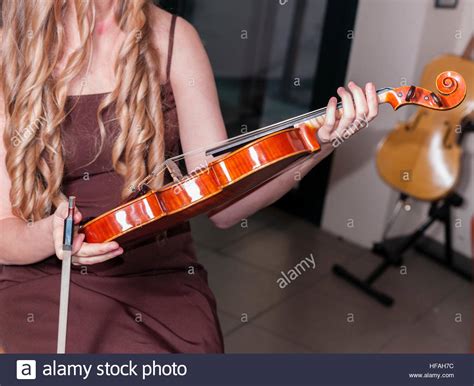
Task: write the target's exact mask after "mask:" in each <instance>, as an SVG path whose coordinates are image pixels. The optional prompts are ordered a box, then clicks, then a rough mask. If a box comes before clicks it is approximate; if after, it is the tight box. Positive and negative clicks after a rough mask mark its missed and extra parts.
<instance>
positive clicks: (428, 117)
mask: <svg viewBox="0 0 474 386" xmlns="http://www.w3.org/2000/svg"><path fill="white" fill-rule="evenodd" d="M442 68H451V69H453V70H455V71H457V72H460V73H462V74H465V75H466V79H465V81H466V82H467V83H468V84H474V62H473V61H472V60H468V59H467V58H462V57H458V56H454V55H443V56H441V57H439V58H437V59H435V60H434V61H432V62H431V63H429V64H428V65H427V66H426V67H425V68H424V71H423V74H422V77H421V82H420V84H421V85H422V86H424V85H427V84H428V83H429V81H430V80H431V79H432V78H433V76H434V75H435V74H437V73H438V72H439V70H440V69H442ZM465 102H467V103H463V104H462V105H461V106H458V107H456V108H454V109H452V110H449V111H443V112H434V111H430V110H425V109H419V110H418V111H417V112H416V113H415V114H414V116H413V117H411V118H410V119H409V121H408V122H406V123H400V124H398V125H397V126H396V127H395V128H394V129H393V131H391V132H390V133H389V134H388V135H387V136H386V137H385V138H384V139H383V140H382V142H381V143H380V144H379V147H378V151H377V156H376V166H377V171H378V174H379V175H380V177H381V178H382V179H383V180H384V181H385V182H386V183H387V184H388V185H390V186H391V187H392V188H394V189H396V190H398V191H399V192H402V193H404V194H406V195H408V196H410V197H414V198H416V199H418V200H422V201H430V202H431V201H436V200H439V199H442V198H444V197H446V196H447V195H448V194H449V193H450V192H451V191H452V190H453V189H454V188H455V186H456V184H457V182H458V180H459V176H460V172H461V156H462V148H461V143H460V142H461V138H462V133H461V132H460V128H461V126H460V123H461V122H462V121H463V119H464V118H465V117H467V116H468V115H469V114H470V113H472V112H473V105H474V91H473V89H470V90H468V91H467V94H466V98H465ZM469 109H470V111H469Z"/></svg>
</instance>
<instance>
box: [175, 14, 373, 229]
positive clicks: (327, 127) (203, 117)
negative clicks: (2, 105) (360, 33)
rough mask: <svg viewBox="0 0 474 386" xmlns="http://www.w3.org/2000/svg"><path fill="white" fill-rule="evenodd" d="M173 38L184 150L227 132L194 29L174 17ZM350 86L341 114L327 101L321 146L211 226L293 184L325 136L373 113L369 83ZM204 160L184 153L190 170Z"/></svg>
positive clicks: (326, 148)
mask: <svg viewBox="0 0 474 386" xmlns="http://www.w3.org/2000/svg"><path fill="white" fill-rule="evenodd" d="M175 42H176V45H175V51H174V54H173V65H172V66H171V82H172V85H173V90H174V93H175V97H176V105H177V109H178V118H179V124H180V136H181V143H182V147H183V152H184V153H187V152H190V151H192V150H194V149H200V148H206V147H209V146H211V145H213V144H215V143H217V142H219V141H222V140H224V139H226V138H227V135H226V130H225V126H224V121H223V119H222V114H221V111H220V107H219V101H218V96H217V91H216V86H215V81H214V76H213V73H212V69H211V66H210V63H209V59H208V57H207V54H206V52H205V50H204V47H203V46H202V43H201V40H200V39H199V36H198V34H197V32H196V31H195V30H194V28H193V27H192V26H191V25H190V24H189V23H187V22H186V21H184V20H183V19H178V22H177V27H176V34H175ZM349 89H350V91H351V92H348V91H347V90H345V89H344V88H342V87H341V88H339V89H338V94H339V96H340V98H341V100H342V103H343V111H344V113H343V115H342V116H339V115H338V114H337V113H336V104H337V99H336V98H331V100H330V101H329V104H328V110H327V114H326V120H325V123H324V125H323V126H322V127H321V128H320V129H319V130H318V135H319V138H320V142H321V143H322V148H321V151H319V152H317V153H316V154H314V155H313V156H312V157H310V158H309V159H308V160H307V161H305V162H303V163H301V164H299V165H297V166H294V167H293V168H290V169H289V170H287V171H285V172H284V173H282V174H281V175H280V176H278V177H276V178H275V179H273V180H271V181H270V182H268V183H266V184H265V185H263V186H262V187H260V188H258V189H256V190H255V191H254V192H252V193H251V194H249V195H247V196H245V197H244V198H242V199H241V200H239V201H238V202H236V203H234V204H232V205H230V206H229V207H227V208H225V209H224V210H222V211H220V212H218V213H216V214H214V215H213V216H212V217H211V220H212V221H213V222H214V223H215V225H216V226H218V227H220V228H227V227H230V226H232V225H233V224H235V223H237V222H239V221H241V220H242V219H243V218H246V217H248V216H250V215H252V214H253V213H255V212H256V211H258V210H260V209H261V208H263V207H265V206H268V205H270V204H272V203H273V202H275V201H276V200H278V199H279V198H280V197H282V196H283V195H284V194H285V193H287V192H288V191H289V190H290V189H291V188H292V187H293V186H294V185H295V184H296V181H297V178H295V176H296V175H298V177H300V178H302V177H304V176H305V175H306V174H307V173H308V172H309V171H310V170H311V169H312V168H313V167H314V166H315V165H317V164H318V163H319V162H320V161H321V160H323V159H324V158H325V157H326V156H328V155H329V154H330V153H331V152H332V150H333V146H332V145H331V144H330V141H331V140H332V139H334V138H336V136H337V135H341V133H342V132H343V131H344V130H345V129H347V128H348V127H350V126H351V125H352V124H353V123H354V121H355V119H356V118H357V119H359V120H363V121H365V122H367V121H370V120H372V119H373V118H374V117H375V116H376V115H377V111H378V103H377V98H376V92H375V86H374V85H373V84H371V83H369V84H367V85H366V88H365V93H364V91H363V90H362V89H360V88H359V87H358V86H357V85H355V84H354V83H353V82H350V83H349ZM204 164H205V160H204V158H203V155H201V156H200V157H199V156H192V157H187V158H186V166H187V169H188V170H189V171H190V170H194V169H196V168H198V167H200V166H202V165H204ZM298 179H299V178H298Z"/></svg>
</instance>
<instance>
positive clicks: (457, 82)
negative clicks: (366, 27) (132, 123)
mask: <svg viewBox="0 0 474 386" xmlns="http://www.w3.org/2000/svg"><path fill="white" fill-rule="evenodd" d="M436 87H437V90H438V92H439V93H434V92H432V91H430V90H427V89H424V88H421V87H415V86H411V87H408V86H403V87H397V88H390V87H387V88H383V89H380V90H377V97H378V102H379V103H380V104H381V103H388V104H390V105H391V106H392V108H393V109H394V110H398V109H399V108H400V107H402V106H405V105H418V106H422V107H426V108H429V109H432V110H438V111H442V110H449V109H452V108H454V107H456V106H458V105H459V104H460V103H461V102H462V101H463V99H464V97H465V95H466V84H465V82H464V79H463V78H462V76H461V75H460V74H459V73H457V72H454V71H445V72H443V73H441V74H440V75H438V77H437V79H436ZM337 109H338V112H339V113H341V110H342V104H341V103H339V104H338V105H337ZM325 114H326V108H322V109H319V110H315V111H312V112H309V113H306V114H303V115H299V116H297V117H294V118H290V119H287V120H285V121H282V122H279V123H276V124H273V125H270V126H267V127H263V128H261V129H258V130H254V131H251V132H249V133H246V134H242V135H239V136H237V137H234V138H230V139H228V140H226V141H223V142H221V143H219V144H215V145H213V146H212V147H210V148H208V149H205V155H206V156H207V157H208V158H209V159H210V160H209V161H207V162H206V164H205V165H202V167H199V168H197V169H196V170H193V171H192V172H191V173H189V174H188V175H184V176H183V175H181V173H180V170H179V168H177V166H176V163H175V161H176V159H175V158H177V157H174V158H171V159H168V160H166V161H165V163H164V165H162V166H161V167H160V168H159V169H158V170H157V171H153V172H152V173H151V174H150V176H148V177H147V179H145V180H144V181H143V182H142V184H141V186H140V187H139V188H140V189H139V190H142V189H143V186H146V183H147V182H149V180H150V179H151V178H154V177H156V175H157V174H158V173H161V172H163V171H164V170H168V172H169V173H170V175H171V176H172V177H173V182H171V183H169V184H167V185H165V186H163V187H162V188H160V189H158V190H156V191H153V190H152V191H148V192H146V193H145V194H142V195H141V196H139V197H137V198H134V199H132V200H131V201H129V202H126V203H124V204H123V205H120V206H119V207H117V208H115V209H112V210H110V211H108V212H106V213H104V214H102V215H100V216H98V217H96V218H95V219H93V220H91V221H89V222H87V223H86V224H84V225H83V226H82V227H81V228H80V232H83V233H84V234H85V241H86V242H88V243H102V242H107V241H111V240H116V241H117V242H119V243H120V244H121V245H127V244H131V243H134V242H137V241H138V240H143V239H145V238H149V237H153V236H156V235H157V234H158V233H159V232H163V231H165V230H166V229H169V228H171V227H173V226H176V225H178V224H179V223H182V222H184V221H187V220H189V219H190V218H192V217H194V216H197V215H199V214H202V213H210V212H217V211H219V210H221V209H223V208H225V207H226V206H228V205H230V204H231V203H233V202H235V201H237V200H239V199H240V198H242V197H243V196H245V195H246V194H248V193H250V192H251V191H253V190H254V189H256V188H258V187H259V186H261V185H263V184H265V183H266V182H268V181H269V180H271V179H272V178H274V177H275V176H277V175H279V174H280V173H282V172H283V171H284V170H285V169H287V168H288V167H290V166H293V165H294V164H295V163H296V162H301V161H303V160H305V159H306V158H307V157H309V156H311V155H312V154H314V153H315V152H317V151H319V150H320V148H321V145H320V143H319V142H318V137H317V131H318V129H319V128H320V127H321V126H322V125H323V124H324V120H325ZM310 120H313V121H312V122H317V125H316V124H313V123H311V122H310ZM184 156H187V155H186V154H183V155H181V156H179V158H183V157H184ZM188 156H189V153H188Z"/></svg>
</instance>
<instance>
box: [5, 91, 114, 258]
mask: <svg viewBox="0 0 474 386" xmlns="http://www.w3.org/2000/svg"><path fill="white" fill-rule="evenodd" d="M4 130H5V117H4V101H3V98H2V95H1V92H0V264H2V265H26V264H34V263H37V262H39V261H41V260H44V259H46V258H48V257H49V256H52V255H54V254H56V255H57V256H58V257H59V258H61V254H62V248H61V247H62V234H63V221H64V218H65V217H66V216H67V203H64V204H61V205H60V206H59V207H58V208H57V209H56V211H55V212H54V214H52V215H51V216H49V217H47V218H45V219H42V220H39V221H31V222H26V221H24V220H22V219H20V218H18V217H16V216H15V215H14V214H13V212H12V207H11V203H10V185H11V182H10V177H9V175H8V172H7V168H6V165H5V146H4V144H3V132H4ZM74 220H75V222H76V224H77V223H79V222H80V221H81V213H80V212H79V211H76V215H75V218H74ZM83 241H84V235H83V234H80V235H78V236H76V237H75V238H74V244H73V254H74V256H73V261H74V262H75V264H84V265H87V264H96V263H100V262H102V261H105V260H109V259H111V258H113V257H115V256H118V255H120V254H121V253H123V249H122V248H120V246H119V245H118V244H117V243H116V242H113V241H112V242H108V243H101V244H89V243H85V242H83Z"/></svg>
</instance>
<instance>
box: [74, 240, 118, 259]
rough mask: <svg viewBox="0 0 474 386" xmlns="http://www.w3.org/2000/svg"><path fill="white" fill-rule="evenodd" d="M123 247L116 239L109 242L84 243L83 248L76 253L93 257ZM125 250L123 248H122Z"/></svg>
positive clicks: (79, 255)
mask: <svg viewBox="0 0 474 386" xmlns="http://www.w3.org/2000/svg"><path fill="white" fill-rule="evenodd" d="M119 249H121V248H120V245H118V243H117V242H116V241H110V242H108V243H83V244H82V246H81V249H79V251H77V253H75V255H76V256H78V257H91V256H99V255H104V254H106V253H110V252H114V251H117V250H119ZM122 251H123V250H122Z"/></svg>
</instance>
